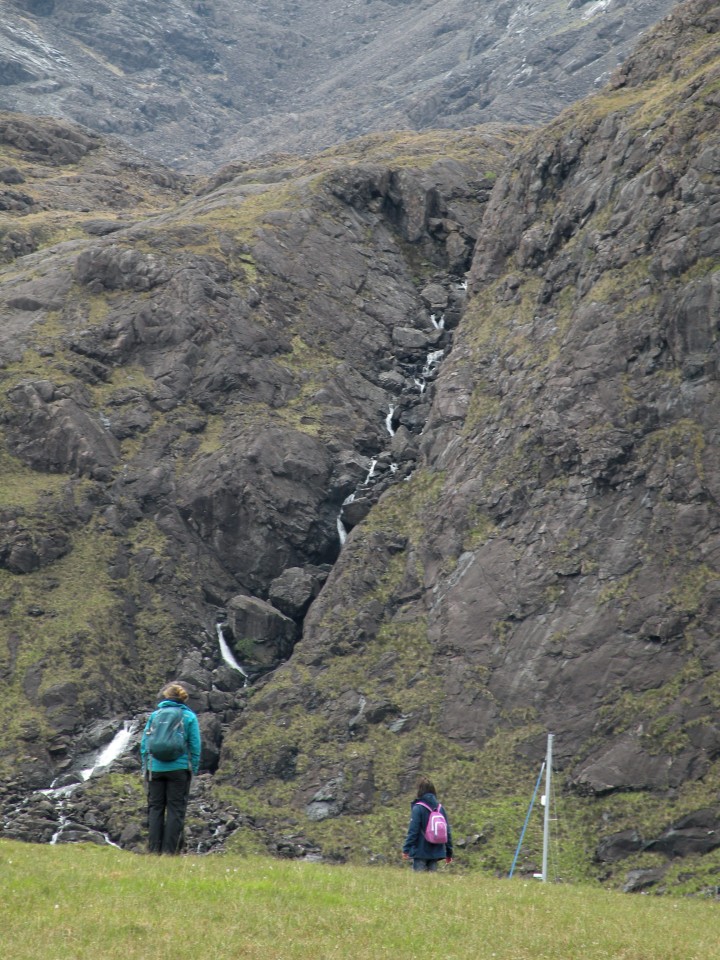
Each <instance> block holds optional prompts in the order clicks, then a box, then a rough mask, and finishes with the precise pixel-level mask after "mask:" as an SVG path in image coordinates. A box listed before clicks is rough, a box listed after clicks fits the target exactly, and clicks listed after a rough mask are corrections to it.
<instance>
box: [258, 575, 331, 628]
mask: <svg viewBox="0 0 720 960" xmlns="http://www.w3.org/2000/svg"><path fill="white" fill-rule="evenodd" d="M313 569H314V570H315V569H317V568H313ZM326 576H327V574H325V576H324V577H323V578H322V579H321V578H320V576H318V574H317V573H313V572H311V570H310V569H304V568H302V567H288V569H287V570H283V572H282V573H281V574H280V576H279V577H276V579H275V580H273V581H272V583H271V584H270V588H269V590H268V596H269V597H270V600H271V602H272V605H273V606H274V607H276V608H277V609H278V610H279V611H280V612H281V613H283V614H285V616H286V617H290V618H291V619H292V620H298V621H299V620H302V618H303V617H304V616H305V614H306V613H307V609H308V607H309V606H310V604H311V603H312V601H313V600H314V599H315V597H316V596H317V595H318V593H319V592H320V587H321V586H322V583H323V582H324V579H325V577H326Z"/></svg>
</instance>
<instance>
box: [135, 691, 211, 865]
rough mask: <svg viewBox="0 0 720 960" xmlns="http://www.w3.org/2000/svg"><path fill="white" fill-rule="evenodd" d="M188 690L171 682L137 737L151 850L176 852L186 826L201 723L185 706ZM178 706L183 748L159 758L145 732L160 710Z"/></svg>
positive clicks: (179, 846)
mask: <svg viewBox="0 0 720 960" xmlns="http://www.w3.org/2000/svg"><path fill="white" fill-rule="evenodd" d="M187 699H188V693H187V690H186V689H185V687H183V686H181V685H180V684H179V683H170V684H168V686H167V687H165V689H164V690H163V691H162V699H161V701H160V703H158V706H157V710H154V711H153V712H152V713H151V714H150V717H149V718H148V722H147V723H146V724H145V730H144V731H143V735H142V740H141V741H140V756H141V758H142V766H143V774H144V776H145V778H146V780H147V798H148V850H149V851H150V853H179V852H180V848H181V845H182V841H183V830H184V828H185V811H186V810H187V802H188V797H189V795H190V782H191V780H192V776H193V774H196V773H197V772H198V769H199V767H200V747H201V742H200V726H199V724H198V719H197V717H196V716H195V714H194V713H193V711H192V710H191V709H190V707H188V706H187V704H186V702H185V701H186V700H187ZM169 709H175V710H177V709H180V710H181V711H182V714H183V717H182V720H183V729H184V732H185V752H184V753H183V754H181V755H180V756H179V757H178V758H177V759H176V760H164V761H163V760H158V759H157V757H153V756H152V754H151V753H150V752H149V749H148V732H149V730H150V727H151V725H152V722H153V718H154V717H155V716H156V715H157V714H158V713H159V712H160V711H161V710H169Z"/></svg>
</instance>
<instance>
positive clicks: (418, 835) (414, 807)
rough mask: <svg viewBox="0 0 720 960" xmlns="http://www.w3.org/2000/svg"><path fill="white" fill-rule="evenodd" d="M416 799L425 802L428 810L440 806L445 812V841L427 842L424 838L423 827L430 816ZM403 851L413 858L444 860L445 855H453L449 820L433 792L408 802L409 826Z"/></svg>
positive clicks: (443, 809)
mask: <svg viewBox="0 0 720 960" xmlns="http://www.w3.org/2000/svg"><path fill="white" fill-rule="evenodd" d="M418 801H422V803H426V804H427V805H428V807H430V810H437V809H438V807H440V809H441V811H442V813H443V814H445V819H446V820H447V821H448V840H447V843H429V842H428V841H427V840H426V839H425V827H426V826H427V822H428V818H429V816H430V810H428V809H426V808H425V807H423V806H422V804H421V803H419V802H418ZM403 853H407V854H408V855H409V856H411V857H412V858H413V860H444V859H445V858H446V857H451V856H452V855H453V844H452V831H451V829H450V821H449V820H448V815H447V812H446V810H445V807H443V806H442V804H440V803H439V802H438V799H437V797H436V796H435V794H434V793H425V794H423V796H422V797H419V798H418V800H413V802H412V803H411V804H410V826H409V827H408V832H407V837H406V838H405V843H404V844H403Z"/></svg>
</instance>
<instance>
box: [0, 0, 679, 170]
mask: <svg viewBox="0 0 720 960" xmlns="http://www.w3.org/2000/svg"><path fill="white" fill-rule="evenodd" d="M671 6H672V0H643V2H634V3H630V2H628V0H569V2H563V3H554V4H548V3H547V2H533V0H531V2H524V3H518V2H508V0H504V2H501V3H498V2H497V0H482V2H477V0H472V2H471V0H423V2H416V0H413V2H403V0H363V2H362V3H361V2H358V0H353V2H348V3H343V4H342V5H336V6H335V7H333V8H332V9H330V8H328V4H327V3H326V2H325V0H303V2H296V0H267V2H265V3H237V2H235V0H214V2H213V3H204V2H188V0H165V2H163V3H157V2H153V0H142V2H138V0H116V2H115V3H112V4H106V3H103V2H98V0H64V2H62V3H56V2H55V0H12V2H9V3H7V4H5V9H4V11H3V22H2V24H0V108H2V109H12V110H18V111H22V112H25V113H30V114H36V115H37V114H48V115H50V116H54V117H64V118H66V119H71V120H74V121H77V122H79V123H82V124H85V125H86V126H88V127H89V128H91V129H93V130H97V131H99V132H100V133H104V134H108V133H112V134H117V135H119V136H122V137H123V138H124V139H125V140H126V141H128V142H130V143H132V144H133V145H134V146H136V147H139V148H140V149H142V150H143V151H144V152H145V153H146V154H147V155H149V156H152V157H156V158H158V159H161V160H163V161H164V162H166V163H172V164H173V165H175V166H179V167H185V168H187V167H192V168H194V169H199V168H201V167H203V168H204V169H206V170H207V169H211V168H212V167H213V166H214V165H216V164H217V163H218V162H226V161H228V160H234V159H236V158H237V157H245V158H252V157H256V156H258V155H260V154H265V153H267V152H269V151H292V152H302V153H315V152H316V151H317V150H318V149H319V148H323V147H329V146H332V145H333V144H336V143H339V142H341V141H344V140H347V139H349V138H351V137H356V136H360V135H363V134H366V133H369V132H372V131H374V130H388V129H410V130H424V129H429V128H432V127H437V126H441V127H450V128H454V129H459V128H461V127H464V126H468V125H472V124H477V123H487V122H495V121H503V122H507V121H510V122H516V123H517V122H519V123H538V122H541V121H546V120H549V119H551V118H552V117H553V116H555V115H556V114H557V113H558V111H559V110H560V109H561V108H562V107H564V106H566V105H567V104H569V103H571V102H573V101H574V100H576V99H578V98H579V97H581V96H584V95H585V94H587V93H588V92H589V91H590V90H592V89H593V88H594V87H595V86H597V85H599V84H601V83H602V82H604V80H605V79H606V78H607V76H608V75H609V73H610V72H611V71H612V70H613V69H615V67H616V66H617V65H618V63H619V62H620V61H621V60H622V59H624V57H625V56H626V55H627V53H628V51H629V50H630V49H631V47H632V46H633V45H634V44H635V42H636V40H637V38H638V35H639V34H640V32H641V31H642V30H644V29H646V28H647V27H648V26H650V25H651V24H653V23H655V22H656V21H657V20H659V19H660V18H661V17H662V16H663V14H665V13H666V12H667V11H668V10H669V9H670V8H671Z"/></svg>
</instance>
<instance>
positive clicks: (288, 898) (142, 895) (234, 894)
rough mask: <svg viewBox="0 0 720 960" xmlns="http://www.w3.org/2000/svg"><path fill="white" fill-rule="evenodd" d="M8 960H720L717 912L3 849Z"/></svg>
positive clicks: (253, 863) (574, 894) (370, 870)
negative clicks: (331, 959)
mask: <svg viewBox="0 0 720 960" xmlns="http://www.w3.org/2000/svg"><path fill="white" fill-rule="evenodd" d="M0 929H1V930H2V954H3V956H4V957H6V958H8V960H38V958H42V960H91V958H92V960H190V958H193V960H196V958H202V960H240V958H247V960H330V958H340V957H342V958H352V960H376V958H377V960H380V958H392V960H411V958H426V957H436V958H440V960H471V958H472V960H492V958H497V960H551V958H552V960H717V958H718V957H720V910H719V908H718V905H717V904H716V903H714V902H712V901H708V900H699V899H672V898H669V897H649V896H630V895H626V894H619V893H611V892H608V891H603V890H599V889H596V888H591V887H580V886H563V885H553V884H541V883H539V882H538V881H529V880H522V879H514V880H491V879H487V878H483V877H481V876H468V875H467V874H466V875H462V876H460V875H459V874H454V873H453V868H452V866H450V867H448V868H446V869H444V870H443V871H442V872H438V873H437V874H433V875H431V874H413V873H412V871H411V870H410V869H409V868H405V869H401V868H399V867H398V868H393V867H346V866H342V867H331V866H326V865H323V864H317V863H299V862H290V861H280V860H270V859H264V858H245V859H240V858H236V857H232V856H206V857H191V856H188V857H179V858H175V859H170V858H162V859H161V858H155V857H147V856H137V855H133V854H129V853H124V852H122V851H120V850H117V849H113V848H108V847H95V846H92V845H84V846H75V845H73V846H70V845H68V846H35V845H24V844H19V843H12V842H0Z"/></svg>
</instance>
